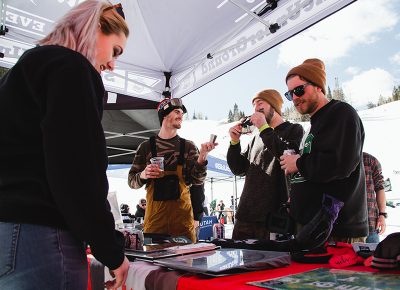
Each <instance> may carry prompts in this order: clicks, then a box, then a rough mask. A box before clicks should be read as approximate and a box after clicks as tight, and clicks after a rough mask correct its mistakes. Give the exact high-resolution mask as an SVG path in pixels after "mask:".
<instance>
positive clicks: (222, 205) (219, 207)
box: [217, 199, 225, 220]
mask: <svg viewBox="0 0 400 290" xmlns="http://www.w3.org/2000/svg"><path fill="white" fill-rule="evenodd" d="M224 209H225V203H224V201H223V200H222V199H221V200H220V201H219V203H218V204H217V212H218V220H220V219H221V218H222V217H224V216H225V215H224V212H223V210H224Z"/></svg>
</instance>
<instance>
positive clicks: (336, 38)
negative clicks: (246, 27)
mask: <svg viewBox="0 0 400 290" xmlns="http://www.w3.org/2000/svg"><path fill="white" fill-rule="evenodd" d="M396 1H398V0H360V1H356V2H355V3H353V4H351V5H349V6H348V7H346V8H344V9H343V10H341V11H339V12H337V13H335V14H334V15H332V16H330V17H328V18H327V19H324V20H323V21H321V22H320V23H318V24H316V25H315V26H313V27H311V28H310V29H308V30H306V31H304V32H302V33H300V34H298V35H296V36H295V37H293V38H291V39H289V40H287V41H285V42H284V43H283V44H282V45H281V46H280V48H279V57H278V65H287V66H294V65H297V64H299V63H301V62H302V61H303V60H304V59H306V58H310V57H318V58H321V59H323V60H324V62H325V63H326V64H330V63H334V62H335V61H337V59H339V58H341V57H344V56H346V55H347V54H348V53H349V51H350V50H351V49H352V48H354V46H356V45H359V44H368V43H373V42H375V41H377V39H379V33H380V32H382V31H385V30H388V29H392V28H393V27H394V26H395V24H396V23H397V21H398V15H397V14H396V12H395V11H393V9H392V6H393V5H394V4H395V2H396Z"/></svg>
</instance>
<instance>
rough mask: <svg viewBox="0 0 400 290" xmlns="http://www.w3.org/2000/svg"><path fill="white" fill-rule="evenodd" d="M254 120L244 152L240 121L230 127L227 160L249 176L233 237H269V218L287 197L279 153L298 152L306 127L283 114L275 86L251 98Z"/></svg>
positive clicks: (235, 169)
mask: <svg viewBox="0 0 400 290" xmlns="http://www.w3.org/2000/svg"><path fill="white" fill-rule="evenodd" d="M252 103H253V107H254V113H253V115H251V117H250V121H251V123H252V124H253V125H254V126H255V127H257V128H258V134H256V135H255V136H254V137H253V139H252V140H251V142H250V143H249V145H248V146H247V149H246V151H245V152H244V153H241V151H242V149H241V146H240V137H241V135H242V127H243V125H242V124H241V123H239V124H236V125H234V126H233V127H231V128H230V129H229V134H230V137H231V144H230V146H229V149H228V154H227V161H228V165H229V167H230V169H231V170H232V172H233V173H234V174H235V175H240V176H246V179H245V183H244V187H243V192H242V195H241V197H240V200H239V205H238V210H237V212H236V215H235V218H236V219H235V225H234V228H233V233H232V238H233V239H235V240H243V239H267V240H269V238H270V231H269V229H267V228H266V219H267V216H268V214H269V213H270V212H273V211H276V210H277V209H278V208H279V205H280V203H281V202H286V201H287V189H286V186H285V185H286V180H285V176H284V173H283V171H282V170H281V168H280V166H279V157H280V156H281V155H282V154H283V151H284V150H286V149H294V150H295V151H296V152H298V149H299V145H300V141H301V138H302V136H303V133H304V131H303V128H302V126H301V125H299V124H292V123H290V122H287V121H286V122H285V121H284V120H283V118H282V113H281V110H282V103H283V100H282V97H281V95H280V94H279V92H277V91H276V90H272V89H268V90H263V91H261V92H259V93H257V94H256V95H255V97H254V98H253V100H252Z"/></svg>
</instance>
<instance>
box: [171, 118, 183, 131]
mask: <svg viewBox="0 0 400 290" xmlns="http://www.w3.org/2000/svg"><path fill="white" fill-rule="evenodd" d="M172 127H174V129H180V128H181V127H182V120H181V119H175V122H173V123H172Z"/></svg>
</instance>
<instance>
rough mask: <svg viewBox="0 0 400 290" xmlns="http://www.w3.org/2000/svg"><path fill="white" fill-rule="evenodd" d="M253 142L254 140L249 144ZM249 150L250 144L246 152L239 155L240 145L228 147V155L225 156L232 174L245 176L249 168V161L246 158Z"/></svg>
mask: <svg viewBox="0 0 400 290" xmlns="http://www.w3.org/2000/svg"><path fill="white" fill-rule="evenodd" d="M253 142H254V138H253V140H252V142H251V143H253ZM249 150H250V144H249V145H248V146H247V150H246V152H245V153H244V154H241V146H240V143H238V144H235V145H232V144H231V145H230V146H229V148H228V153H227V155H226V161H227V162H228V166H229V168H230V169H231V171H232V173H233V174H235V175H237V176H245V175H246V172H247V169H248V168H249V166H250V162H249V160H248V159H247V158H246V156H247V155H248V152H249Z"/></svg>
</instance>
